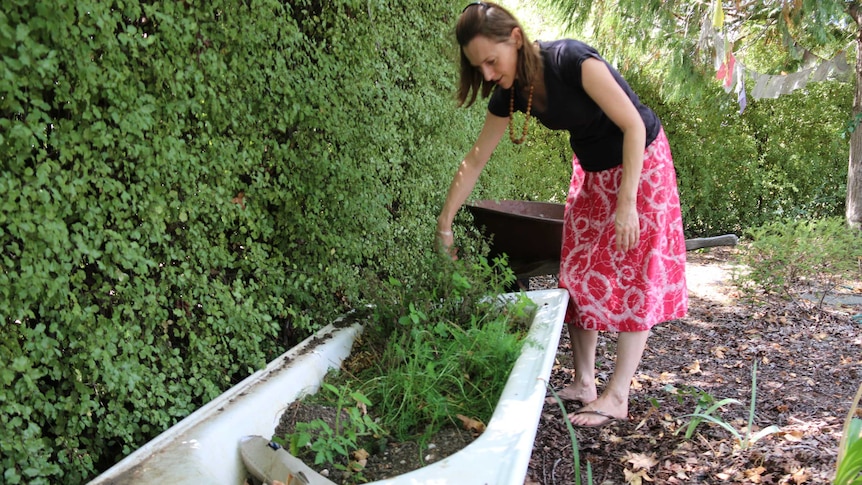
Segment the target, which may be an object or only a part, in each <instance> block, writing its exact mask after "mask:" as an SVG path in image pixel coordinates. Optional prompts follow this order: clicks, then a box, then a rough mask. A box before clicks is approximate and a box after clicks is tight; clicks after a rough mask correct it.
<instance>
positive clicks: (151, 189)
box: [0, 0, 481, 483]
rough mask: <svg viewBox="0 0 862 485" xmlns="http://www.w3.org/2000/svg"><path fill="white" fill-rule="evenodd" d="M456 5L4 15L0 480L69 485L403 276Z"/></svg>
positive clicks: (423, 237)
mask: <svg viewBox="0 0 862 485" xmlns="http://www.w3.org/2000/svg"><path fill="white" fill-rule="evenodd" d="M460 3H461V2H458V3H457V5H456V3H455V2H420V1H416V0H412V1H399V2H388V1H384V0H365V1H358V0H337V1H332V2H320V1H312V0H298V1H290V2H282V1H274V0H259V1H258V0H256V1H245V2H234V1H219V0H216V1H212V2H197V1H182V2H152V1H136V0H124V1H119V0H117V1H105V2H102V1H100V2H80V1H67V0H52V1H50V2H49V1H32V0H9V1H4V2H3V6H2V9H0V59H2V63H0V64H2V67H0V69H2V76H0V164H2V170H0V201H2V202H0V204H2V210H0V243H2V248H3V250H2V255H0V295H2V298H0V315H2V322H3V323H2V324H3V332H2V334H0V361H2V362H3V363H4V364H3V368H2V370H0V383H2V386H0V426H2V428H3V429H4V434H3V438H2V440H0V468H2V470H3V477H2V480H0V481H3V482H4V483H59V482H60V481H62V482H63V483H80V482H82V481H84V480H86V479H87V478H90V477H92V476H94V475H95V474H96V473H97V472H98V471H101V470H103V469H105V468H106V467H107V466H109V465H110V464H112V463H113V462H115V461H116V460H117V459H119V458H120V457H121V456H122V455H125V454H127V453H129V452H131V451H132V450H134V449H135V448H137V447H138V446H140V445H141V444H143V443H144V442H146V441H147V440H148V439H150V438H152V437H153V436H155V434H157V433H159V432H160V431H162V430H164V429H166V428H167V427H169V426H170V425H171V424H173V423H174V422H176V421H178V420H179V419H181V418H182V417H184V416H186V415H188V414H189V413H190V412H191V411H193V410H194V409H196V408H197V407H199V406H200V405H202V404H203V403H205V402H207V401H208V400H210V399H211V398H213V397H214V396H216V395H218V394H219V393H220V392H222V391H223V390H224V389H226V388H228V387H229V386H230V385H232V384H234V383H236V382H238V381H239V380H240V379H242V378H243V377H245V376H247V375H248V374H249V373H251V372H252V371H253V370H255V369H257V368H260V367H261V366H263V365H264V364H265V362H267V360H268V359H271V358H272V357H274V356H275V355H278V353H280V352H281V351H283V350H284V349H285V347H286V346H289V345H291V344H292V343H294V342H296V339H297V338H299V337H302V336H304V335H307V334H308V332H310V331H312V330H314V329H316V328H319V327H321V326H322V325H323V324H325V323H327V322H328V321H330V320H331V317H332V316H334V315H335V314H338V313H341V312H343V311H344V310H345V309H346V308H348V307H350V306H353V305H356V304H357V302H359V301H361V300H362V299H363V298H364V297H365V295H364V294H363V289H364V288H365V284H364V282H365V281H366V280H368V279H374V278H378V277H380V276H384V275H388V274H391V273H392V272H394V271H397V272H398V273H399V276H400V273H407V274H409V273H410V272H411V271H412V272H421V271H425V270H424V269H422V268H419V267H418V264H414V263H412V258H411V255H415V254H416V253H417V251H429V250H431V247H432V245H431V241H432V237H433V230H434V221H435V218H436V213H437V211H438V210H439V206H440V203H441V198H442V196H443V194H444V193H445V192H444V191H445V187H446V186H447V184H448V181H449V178H450V177H451V174H452V171H453V170H454V167H455V165H456V164H457V162H458V156H460V153H463V152H464V151H465V150H466V147H467V144H468V143H469V139H468V138H469V137H468V136H467V135H466V133H468V132H473V131H475V130H474V128H475V126H473V125H475V123H477V122H481V120H473V119H472V115H471V114H470V113H468V112H466V111H464V110H457V109H456V107H455V103H454V97H453V92H454V82H455V80H456V79H455V78H456V76H455V74H454V72H455V71H454V69H455V66H456V64H455V62H454V59H455V58H454V54H455V53H456V52H457V51H456V50H455V48H454V46H453V43H452V40H451V39H452V36H451V29H452V26H453V24H454V18H455V15H457V13H458V12H460V8H461V7H463V5H460ZM324 4H325V5H326V6H325V8H324ZM471 124H472V125H471Z"/></svg>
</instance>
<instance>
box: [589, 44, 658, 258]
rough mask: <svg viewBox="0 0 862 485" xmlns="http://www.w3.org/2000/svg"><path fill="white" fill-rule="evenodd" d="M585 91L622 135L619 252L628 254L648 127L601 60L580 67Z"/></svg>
mask: <svg viewBox="0 0 862 485" xmlns="http://www.w3.org/2000/svg"><path fill="white" fill-rule="evenodd" d="M581 76H582V82H583V86H584V90H585V91H586V92H587V94H588V95H589V96H590V97H591V98H592V99H593V101H595V102H596V104H597V105H599V108H601V109H602V111H604V112H605V114H606V115H608V118H610V119H611V121H613V122H614V123H615V124H616V125H617V126H618V127H619V128H620V130H621V131H622V132H623V177H622V182H621V183H620V189H619V193H618V194H617V211H616V218H615V221H614V225H615V228H616V238H617V249H619V250H621V251H628V250H629V249H633V248H634V247H635V246H637V244H638V240H639V239H640V225H639V223H638V212H637V205H636V203H637V195H638V182H639V180H640V176H641V171H642V170H643V157H644V146H645V145H646V127H645V126H644V122H643V119H642V118H641V116H640V113H638V110H637V108H635V105H634V103H632V101H631V99H629V97H628V95H627V94H626V93H625V91H623V88H621V87H620V85H619V84H617V81H616V80H615V79H614V77H613V75H612V74H611V71H610V69H608V67H607V66H606V65H605V63H604V62H602V61H600V60H598V59H593V58H590V59H587V60H585V61H584V62H583V64H582V65H581Z"/></svg>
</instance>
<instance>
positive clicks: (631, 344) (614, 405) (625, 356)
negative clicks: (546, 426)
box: [569, 330, 649, 426]
mask: <svg viewBox="0 0 862 485" xmlns="http://www.w3.org/2000/svg"><path fill="white" fill-rule="evenodd" d="M647 337H649V330H646V331H643V332H621V333H620V334H619V338H618V339H617V361H616V365H615V366H614V374H613V376H612V377H611V380H610V382H608V385H607V387H606V388H605V390H604V392H602V395H601V396H599V398H598V399H596V400H595V401H593V402H591V403H590V404H589V405H586V406H584V408H583V409H581V410H579V411H577V412H576V413H572V414H570V415H569V419H570V420H571V421H572V424H574V425H575V426H595V425H597V424H601V423H602V422H604V421H607V420H608V418H607V417H606V416H603V415H600V414H593V413H589V412H583V411H601V412H602V413H604V414H608V415H610V416H613V417H615V418H618V419H626V418H628V414H629V389H630V388H631V384H632V379H633V378H634V376H635V372H636V371H637V368H638V366H639V365H640V361H641V357H642V356H643V353H644V349H645V348H646V342H647ZM594 345H595V344H594ZM577 413H580V414H577Z"/></svg>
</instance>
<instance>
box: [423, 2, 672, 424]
mask: <svg viewBox="0 0 862 485" xmlns="http://www.w3.org/2000/svg"><path fill="white" fill-rule="evenodd" d="M456 37H457V40H458V43H459V45H460V46H461V75H460V88H459V91H458V98H459V102H460V105H464V104H465V103H466V104H467V106H469V105H470V104H472V103H473V102H474V101H475V100H476V97H477V95H478V94H480V93H481V95H482V97H483V98H484V97H488V96H489V95H490V100H489V102H488V113H487V115H486V117H485V124H484V126H483V128H482V130H481V132H480V134H479V137H478V139H477V140H476V143H475V144H474V145H473V147H472V148H471V150H470V151H469V152H468V153H467V154H466V155H465V157H464V159H463V160H462V162H461V165H460V167H459V169H458V171H457V173H456V174H455V177H454V179H453V180H452V184H451V186H450V187H449V192H448V194H447V196H446V201H445V203H444V204H443V208H442V210H441V212H440V216H439V217H438V219H437V238H438V242H439V243H440V244H441V245H442V246H443V247H445V248H448V249H449V250H450V251H453V249H452V247H453V243H454V241H453V235H452V221H453V219H454V217H455V214H456V212H457V211H458V210H459V209H460V207H461V206H462V205H463V204H464V202H465V201H466V199H467V197H468V196H469V195H470V192H472V190H473V187H474V186H475V184H476V180H477V179H478V177H479V174H480V172H481V171H482V169H483V167H484V166H485V164H486V163H487V161H488V159H489V158H490V156H491V153H492V152H493V151H494V148H496V146H497V144H498V143H499V142H500V140H501V138H502V137H503V135H504V134H505V133H506V131H507V128H508V132H509V137H510V139H511V140H512V142H513V143H522V142H523V141H524V139H525V138H526V136H527V135H528V128H529V126H528V124H527V123H528V122H529V119H530V117H531V116H533V117H535V118H537V119H538V120H539V121H540V122H542V124H544V125H545V126H547V127H549V128H551V129H561V130H566V131H569V133H570V143H571V146H572V149H573V150H574V157H573V160H572V166H573V176H572V182H571V185H570V187H569V193H568V197H567V200H566V209H565V216H564V222H563V246H562V251H561V258H560V274H559V281H560V287H561V288H566V289H567V290H568V292H569V295H570V301H569V306H568V310H567V314H566V323H567V327H568V330H569V334H570V337H571V342H572V353H573V361H574V368H575V379H574V381H573V383H572V384H570V385H569V386H568V387H567V388H566V389H564V390H562V391H561V392H560V396H562V397H563V398H564V399H566V400H570V401H578V402H580V403H582V404H583V407H582V408H581V409H580V410H578V411H576V412H574V413H571V414H569V419H570V420H571V422H572V424H574V425H575V426H580V427H595V426H603V425H606V424H608V423H610V422H612V421H615V420H625V419H627V418H628V398H629V388H630V385H631V380H632V378H633V377H634V373H635V371H636V370H637V367H638V365H639V364H640V360H641V357H642V355H643V351H644V348H645V347H646V342H647V336H648V334H649V330H650V328H652V327H653V326H654V325H656V324H658V323H661V322H664V321H668V320H673V319H676V318H681V317H682V316H684V315H685V313H686V311H687V307H688V295H687V290H686V284H685V238H684V236H683V232H682V217H681V215H680V207H679V195H678V192H677V187H676V175H675V171H674V167H673V160H672V158H671V153H670V148H669V146H668V142H667V138H666V137H665V134H664V131H663V129H662V127H661V122H660V121H659V120H658V118H657V116H656V115H655V113H654V112H653V111H652V110H651V109H649V108H648V107H646V106H644V105H643V104H642V103H641V102H640V100H639V99H638V97H637V95H635V94H634V92H632V90H631V88H630V87H629V85H628V84H627V83H626V82H625V80H624V79H623V78H622V76H621V75H620V74H619V73H618V72H617V71H616V70H615V69H614V68H613V67H611V66H610V65H609V64H608V63H607V62H605V60H604V59H602V58H601V57H600V56H599V54H598V53H597V52H596V51H595V50H594V49H593V48H592V47H590V46H588V45H586V44H584V43H582V42H579V41H575V40H558V41H553V42H542V43H535V44H534V43H531V42H530V41H529V40H528V39H527V36H526V35H525V33H524V30H523V28H522V27H521V25H520V24H519V22H518V21H517V20H516V19H515V18H514V16H512V14H511V13H509V12H508V11H507V10H506V9H504V8H503V7H500V6H499V5H496V4H493V3H490V2H476V3H472V4H470V5H468V6H467V7H466V8H465V9H464V11H463V12H462V13H461V16H460V17H459V19H458V24H457V27H456ZM515 110H517V111H522V112H525V113H526V120H525V122H524V126H523V127H522V128H521V129H520V130H518V129H517V128H516V127H514V126H513V118H512V114H513V112H514V111H515ZM599 331H613V332H619V337H618V341H617V359H616V365H615V371H614V374H613V377H612V378H611V379H610V381H609V382H608V383H607V386H606V387H605V389H604V391H603V392H602V394H601V395H598V393H597V389H596V383H595V353H596V343H597V338H598V332H599Z"/></svg>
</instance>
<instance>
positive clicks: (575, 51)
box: [539, 39, 599, 60]
mask: <svg viewBox="0 0 862 485" xmlns="http://www.w3.org/2000/svg"><path fill="white" fill-rule="evenodd" d="M539 47H540V48H541V50H542V52H544V53H546V55H547V56H548V57H549V58H551V59H554V60H574V59H578V60H583V59H585V58H587V57H598V56H599V53H598V51H596V49H595V48H594V47H593V46H591V45H589V44H587V43H586V42H583V41H580V40H576V39H558V40H552V41H545V42H539Z"/></svg>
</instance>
